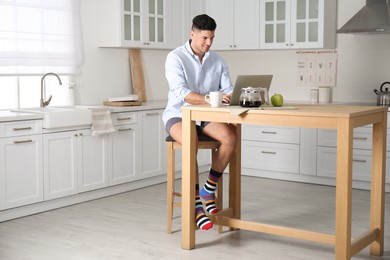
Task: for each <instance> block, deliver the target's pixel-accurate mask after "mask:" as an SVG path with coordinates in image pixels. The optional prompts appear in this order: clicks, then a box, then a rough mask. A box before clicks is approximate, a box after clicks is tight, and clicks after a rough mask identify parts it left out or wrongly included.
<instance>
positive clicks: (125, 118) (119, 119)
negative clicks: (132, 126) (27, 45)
mask: <svg viewBox="0 0 390 260" xmlns="http://www.w3.org/2000/svg"><path fill="white" fill-rule="evenodd" d="M117 120H118V121H123V120H131V117H130V116H129V117H118V119H117Z"/></svg>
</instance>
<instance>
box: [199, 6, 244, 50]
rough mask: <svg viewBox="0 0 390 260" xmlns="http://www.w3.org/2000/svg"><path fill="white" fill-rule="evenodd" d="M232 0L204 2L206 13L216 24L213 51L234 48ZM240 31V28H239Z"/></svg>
mask: <svg viewBox="0 0 390 260" xmlns="http://www.w3.org/2000/svg"><path fill="white" fill-rule="evenodd" d="M233 8H234V0H206V13H207V14H208V15H209V16H210V17H212V18H213V19H214V20H215V22H216V23H217V29H216V31H215V38H214V42H213V45H212V47H211V48H212V49H214V50H231V49H233V48H234V40H233V28H234V17H233V16H234V11H233ZM241 29H242V28H241Z"/></svg>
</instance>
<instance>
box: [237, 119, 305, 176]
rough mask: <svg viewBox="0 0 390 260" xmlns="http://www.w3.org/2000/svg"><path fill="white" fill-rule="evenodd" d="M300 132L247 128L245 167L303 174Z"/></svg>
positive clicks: (274, 128)
mask: <svg viewBox="0 0 390 260" xmlns="http://www.w3.org/2000/svg"><path fill="white" fill-rule="evenodd" d="M299 140H300V129H299V128H297V127H271V126H257V125H243V127H242V155H241V164H242V168H243V173H244V174H245V169H252V170H264V171H275V172H287V173H299V153H300V149H299V148H300V146H299Z"/></svg>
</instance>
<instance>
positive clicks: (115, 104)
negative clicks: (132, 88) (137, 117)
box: [103, 100, 142, 107]
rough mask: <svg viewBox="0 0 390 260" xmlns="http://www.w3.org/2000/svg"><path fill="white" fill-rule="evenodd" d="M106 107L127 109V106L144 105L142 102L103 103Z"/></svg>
mask: <svg viewBox="0 0 390 260" xmlns="http://www.w3.org/2000/svg"><path fill="white" fill-rule="evenodd" d="M103 105H105V106H114V107H126V106H140V105H142V102H141V101H139V100H138V101H103Z"/></svg>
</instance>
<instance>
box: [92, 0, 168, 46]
mask: <svg viewBox="0 0 390 260" xmlns="http://www.w3.org/2000/svg"><path fill="white" fill-rule="evenodd" d="M170 8H171V6H170V0H97V35H98V36H97V38H98V45H99V46H100V47H125V48H130V47H131V48H155V49H158V48H162V49H163V48H169V47H170V46H169V45H170V36H169V31H170V30H168V27H169V24H170V22H169V17H170V16H172V15H173V14H172V13H171V12H170V10H171V9H170Z"/></svg>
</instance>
